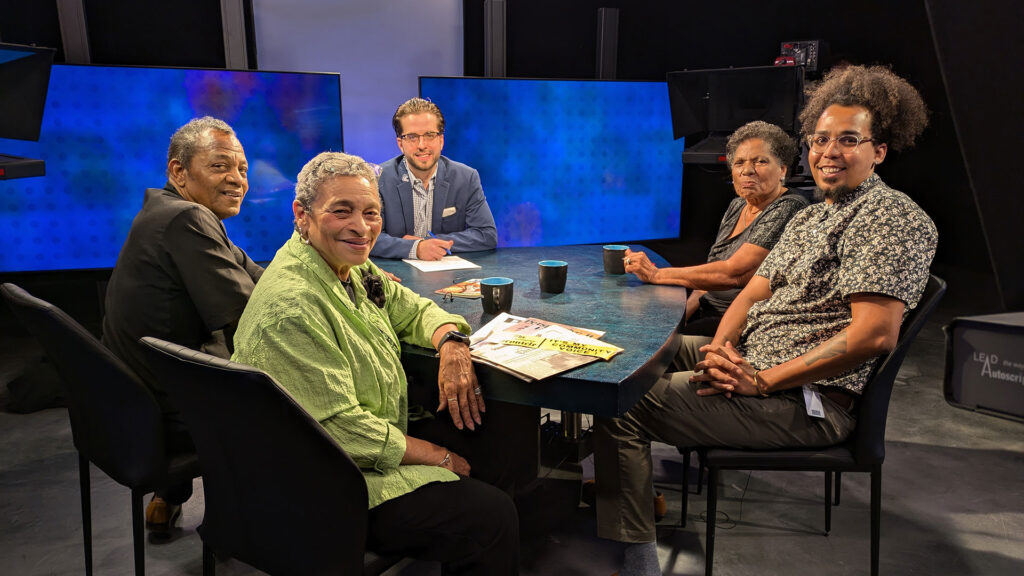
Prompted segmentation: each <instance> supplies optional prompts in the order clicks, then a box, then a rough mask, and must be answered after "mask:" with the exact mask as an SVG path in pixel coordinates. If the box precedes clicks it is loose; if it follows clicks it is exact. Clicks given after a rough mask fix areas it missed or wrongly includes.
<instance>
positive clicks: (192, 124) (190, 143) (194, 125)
mask: <svg viewBox="0 0 1024 576" xmlns="http://www.w3.org/2000/svg"><path fill="white" fill-rule="evenodd" d="M210 130H217V131H218V132H223V133H225V134H228V135H230V136H235V130H234V129H233V128H232V127H231V126H228V123H227V122H225V121H223V120H219V119H217V118H214V117H213V116H203V117H202V118H193V119H191V120H189V121H188V123H186V124H185V125H184V126H182V127H181V128H178V129H177V130H175V132H174V135H172V136H171V145H170V146H169V147H168V148H167V176H168V177H170V175H171V160H177V161H178V162H179V163H181V165H182V166H183V167H184V168H186V169H187V168H188V167H189V165H190V164H191V163H192V158H193V157H194V156H195V155H196V152H198V151H199V146H200V144H201V143H200V140H202V138H203V136H204V135H205V134H206V133H207V132H209V131H210ZM235 137H236V138H237V136H235Z"/></svg>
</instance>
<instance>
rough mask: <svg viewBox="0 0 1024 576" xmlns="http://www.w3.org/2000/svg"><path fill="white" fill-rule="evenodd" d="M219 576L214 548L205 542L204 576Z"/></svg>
mask: <svg viewBox="0 0 1024 576" xmlns="http://www.w3.org/2000/svg"><path fill="white" fill-rule="evenodd" d="M216 575H217V558H215V557H214V555H213V548H210V547H209V546H207V545H206V542H203V576H216Z"/></svg>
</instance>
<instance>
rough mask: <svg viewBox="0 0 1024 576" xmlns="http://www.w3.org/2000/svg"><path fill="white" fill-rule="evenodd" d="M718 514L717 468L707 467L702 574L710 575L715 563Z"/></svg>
mask: <svg viewBox="0 0 1024 576" xmlns="http://www.w3.org/2000/svg"><path fill="white" fill-rule="evenodd" d="M717 516H718V468H708V511H707V518H706V519H705V525H706V526H707V537H706V538H705V540H706V543H705V544H704V576H711V570H712V566H714V563H715V519H716V518H717Z"/></svg>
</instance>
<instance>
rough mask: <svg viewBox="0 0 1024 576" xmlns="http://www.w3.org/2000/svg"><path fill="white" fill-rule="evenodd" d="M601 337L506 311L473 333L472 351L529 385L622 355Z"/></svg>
mask: <svg viewBox="0 0 1024 576" xmlns="http://www.w3.org/2000/svg"><path fill="white" fill-rule="evenodd" d="M602 336H604V332H601V331H595V330H588V329H585V328H576V327H573V326H565V325H562V324H555V323H553V322H547V321H545V320H540V319H537V318H523V317H521V316H513V315H511V314H508V313H507V312H503V313H501V314H499V315H498V316H497V317H495V318H494V320H491V321H490V322H488V323H487V324H486V325H485V326H483V327H482V328H480V330H478V331H477V332H476V333H475V334H473V336H472V338H471V340H470V342H471V343H470V352H471V354H472V355H473V358H474V359H475V360H477V361H479V362H481V363H484V364H488V365H490V366H494V367H495V368H497V369H499V370H502V371H504V372H508V373H509V374H512V375H513V376H516V377H519V378H522V379H523V380H526V381H528V382H529V381H532V380H540V379H542V378H547V377H548V376H553V375H555V374H560V373H562V372H565V371H566V370H571V369H573V368H577V367H579V366H583V365H586V364H590V363H591V362H595V361H597V360H599V359H602V360H608V359H610V358H611V357H612V356H615V355H616V354H618V353H619V352H622V348H619V347H618V346H613V345H611V344H608V343H607V342H603V341H601V340H598V338H600V337H602Z"/></svg>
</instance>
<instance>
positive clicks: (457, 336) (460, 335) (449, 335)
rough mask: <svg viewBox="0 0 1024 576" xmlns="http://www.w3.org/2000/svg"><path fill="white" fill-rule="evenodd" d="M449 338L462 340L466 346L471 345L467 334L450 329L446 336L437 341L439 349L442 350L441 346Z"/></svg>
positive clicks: (457, 340)
mask: <svg viewBox="0 0 1024 576" xmlns="http://www.w3.org/2000/svg"><path fill="white" fill-rule="evenodd" d="M449 340H455V341H456V342H462V343H463V344H465V345H466V346H469V336H466V335H465V334H463V333H462V332H459V331H458V330H449V331H448V332H446V333H445V335H444V336H441V341H440V342H438V343H437V351H438V352H440V351H441V346H444V343H445V342H447V341H449Z"/></svg>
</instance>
